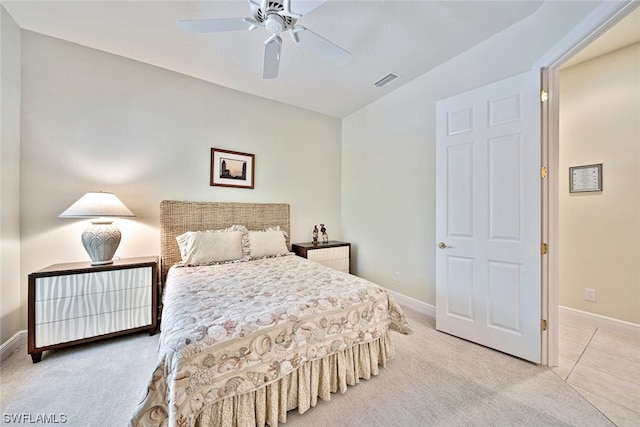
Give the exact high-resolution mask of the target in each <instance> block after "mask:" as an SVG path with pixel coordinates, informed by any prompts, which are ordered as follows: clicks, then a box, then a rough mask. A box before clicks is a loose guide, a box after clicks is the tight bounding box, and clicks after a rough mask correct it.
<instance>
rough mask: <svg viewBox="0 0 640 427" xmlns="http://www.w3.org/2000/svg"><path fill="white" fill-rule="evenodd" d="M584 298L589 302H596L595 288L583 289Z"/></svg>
mask: <svg viewBox="0 0 640 427" xmlns="http://www.w3.org/2000/svg"><path fill="white" fill-rule="evenodd" d="M584 299H585V300H587V301H591V302H596V290H595V289H589V288H585V289H584Z"/></svg>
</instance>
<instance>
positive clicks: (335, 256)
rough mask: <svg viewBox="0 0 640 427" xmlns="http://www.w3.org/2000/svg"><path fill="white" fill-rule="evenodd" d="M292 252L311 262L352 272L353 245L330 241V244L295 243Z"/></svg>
mask: <svg viewBox="0 0 640 427" xmlns="http://www.w3.org/2000/svg"><path fill="white" fill-rule="evenodd" d="M291 250H292V251H293V252H295V253H296V255H299V256H301V257H304V258H307V259H308V260H310V261H315V262H318V263H320V264H324V265H326V266H327V267H331V268H335V269H336V270H340V271H344V272H345V273H349V272H350V271H351V244H350V243H345V242H338V241H336V240H330V241H329V242H328V243H318V244H316V245H314V244H313V243H312V242H309V243H294V244H293V245H291Z"/></svg>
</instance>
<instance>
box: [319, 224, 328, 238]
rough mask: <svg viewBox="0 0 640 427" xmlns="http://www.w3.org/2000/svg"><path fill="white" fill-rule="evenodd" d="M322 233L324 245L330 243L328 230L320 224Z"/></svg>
mask: <svg viewBox="0 0 640 427" xmlns="http://www.w3.org/2000/svg"><path fill="white" fill-rule="evenodd" d="M320 232H321V233H322V243H329V236H328V235H327V228H326V227H325V226H324V224H320Z"/></svg>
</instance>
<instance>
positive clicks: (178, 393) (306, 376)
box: [130, 200, 412, 427]
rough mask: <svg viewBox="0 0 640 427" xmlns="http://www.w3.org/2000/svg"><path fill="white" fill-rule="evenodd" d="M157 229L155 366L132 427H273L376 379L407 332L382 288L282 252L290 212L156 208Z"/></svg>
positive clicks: (221, 206)
mask: <svg viewBox="0 0 640 427" xmlns="http://www.w3.org/2000/svg"><path fill="white" fill-rule="evenodd" d="M160 226H161V227H160V228H161V275H162V280H163V283H164V293H163V305H164V307H163V311H162V322H161V334H160V339H159V343H158V361H157V366H156V368H155V370H154V372H153V374H152V377H151V379H150V381H149V384H148V387H147V389H146V390H145V392H144V395H143V397H142V399H141V401H140V403H139V405H138V407H137V409H136V411H135V413H134V415H133V417H132V419H131V422H130V425H131V426H144V427H147V426H165V425H166V426H179V427H182V426H254V425H257V426H264V425H269V426H271V427H275V426H277V425H278V423H279V422H286V417H287V412H288V411H290V410H293V409H296V408H297V410H298V411H299V412H300V413H304V412H306V411H307V410H308V409H309V408H311V407H313V406H315V405H316V403H317V402H318V399H322V400H330V395H331V393H335V392H338V391H339V392H343V393H344V392H345V391H347V386H349V385H355V384H357V383H359V381H360V379H368V378H370V377H371V376H372V375H377V374H378V368H379V366H383V367H384V366H385V365H386V362H387V361H388V360H389V359H391V358H393V357H394V356H395V350H394V346H393V341H392V340H391V337H390V335H389V332H390V331H396V332H399V333H402V334H410V333H412V330H411V327H410V326H409V324H408V323H407V320H406V318H405V316H404V314H403V313H402V310H401V308H400V307H399V305H398V304H397V302H396V301H395V300H394V299H393V297H392V296H391V295H389V294H388V293H387V292H386V291H385V290H384V289H383V288H382V287H380V286H378V285H375V284H373V283H371V282H368V281H366V280H364V279H361V278H358V277H356V276H353V275H349V274H347V273H343V272H340V271H337V270H333V269H331V268H328V267H325V266H323V265H320V264H317V263H314V262H311V261H308V260H306V259H304V258H302V257H298V256H295V255H293V254H292V253H291V252H289V251H288V248H289V247H290V246H289V244H290V242H289V240H288V239H289V238H288V235H289V227H290V224H289V205H287V204H260V203H217V202H182V201H171V200H165V201H163V202H162V203H161V205H160ZM185 236H186V237H185ZM202 242H205V243H206V244H204V243H202ZM238 242H240V243H238ZM238 244H240V246H241V251H238V249H237V245H238ZM198 245H200V246H198ZM223 247H224V248H226V249H225V250H224V251H223V252H224V254H223V255H220V253H222V252H220V251H221V249H220V248H223ZM203 248H205V249H203ZM206 248H208V249H206ZM207 250H210V251H211V253H215V255H211V254H208V253H207V254H208V256H210V257H213V258H215V261H216V262H215V264H213V265H209V264H211V258H207V257H204V258H198V257H199V256H200V257H201V256H202V254H204V253H206V251H207ZM219 252H220V253H219ZM232 252H233V254H232V255H230V254H231V253H232ZM238 256H240V258H238ZM217 257H219V258H217ZM234 257H235V258H234ZM194 260H195V261H194ZM220 260H222V261H220Z"/></svg>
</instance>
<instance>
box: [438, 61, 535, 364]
mask: <svg viewBox="0 0 640 427" xmlns="http://www.w3.org/2000/svg"><path fill="white" fill-rule="evenodd" d="M436 123H437V142H436V186H437V190H436V211H437V212H436V238H437V239H438V241H437V242H435V243H436V244H437V245H438V248H437V249H436V328H437V329H438V330H440V331H443V332H446V333H449V334H452V335H455V336H458V337H461V338H464V339H467V340H470V341H473V342H476V343H479V344H482V345H485V346H487V347H491V348H494V349H497V350H500V351H503V352H505V353H508V354H512V355H514V356H517V357H520V358H523V359H526V360H530V361H532V362H536V363H540V360H541V330H540V323H541V272H540V268H541V263H540V259H541V258H540V257H541V255H540V244H541V240H540V239H541V238H540V236H541V232H540V230H541V221H540V218H541V217H540V200H541V199H540V197H541V181H540V179H541V178H540V159H541V153H540V147H541V142H540V141H541V140H540V77H539V72H538V71H532V72H529V73H525V74H522V75H518V76H514V77H511V78H509V79H507V80H503V81H500V82H497V83H493V84H490V85H487V86H483V87H481V88H478V89H475V90H472V91H469V92H465V93H463V94H460V95H457V96H454V97H451V98H447V99H445V100H442V101H439V102H438V104H437V107H436Z"/></svg>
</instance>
